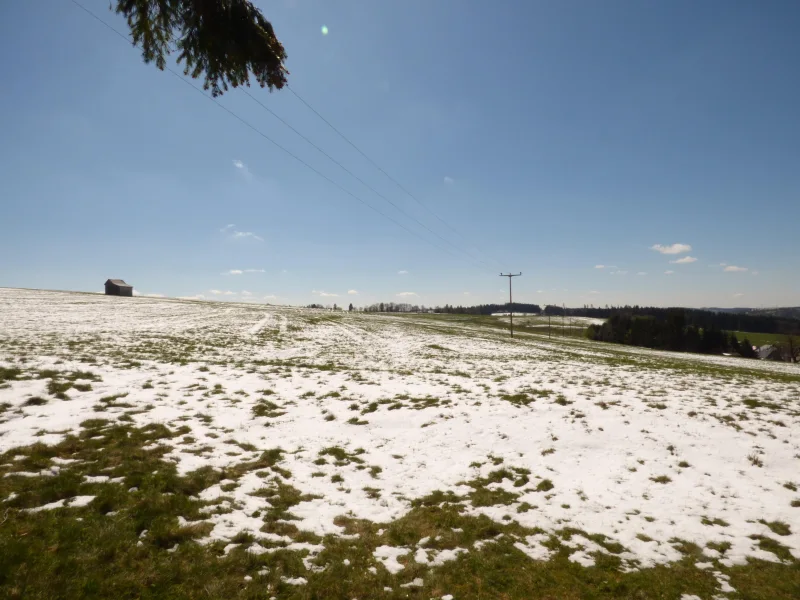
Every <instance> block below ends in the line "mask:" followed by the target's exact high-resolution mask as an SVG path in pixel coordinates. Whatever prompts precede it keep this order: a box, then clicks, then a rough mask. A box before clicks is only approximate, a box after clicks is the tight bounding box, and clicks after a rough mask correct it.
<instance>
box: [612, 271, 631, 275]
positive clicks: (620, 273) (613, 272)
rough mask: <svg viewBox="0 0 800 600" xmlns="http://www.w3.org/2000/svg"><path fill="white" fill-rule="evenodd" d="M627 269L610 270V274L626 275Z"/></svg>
mask: <svg viewBox="0 0 800 600" xmlns="http://www.w3.org/2000/svg"><path fill="white" fill-rule="evenodd" d="M627 274H628V272H627V271H612V272H611V275H627Z"/></svg>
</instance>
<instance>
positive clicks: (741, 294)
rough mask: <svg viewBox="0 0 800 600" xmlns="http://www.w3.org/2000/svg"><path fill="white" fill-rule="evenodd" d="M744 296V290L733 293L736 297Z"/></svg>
mask: <svg viewBox="0 0 800 600" xmlns="http://www.w3.org/2000/svg"><path fill="white" fill-rule="evenodd" d="M742 296H744V294H743V293H742V292H736V293H735V294H734V295H733V297H734V298H741V297H742Z"/></svg>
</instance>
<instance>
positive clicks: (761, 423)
mask: <svg viewBox="0 0 800 600" xmlns="http://www.w3.org/2000/svg"><path fill="white" fill-rule="evenodd" d="M0 367H6V368H9V367H19V368H20V369H21V370H22V372H23V374H26V373H28V374H34V373H38V372H41V371H43V370H56V371H63V372H75V371H89V372H91V373H93V374H95V375H96V376H97V377H98V378H99V380H98V381H95V382H93V383H92V384H91V389H90V390H87V391H80V389H76V388H74V387H73V388H72V389H69V390H67V392H66V394H67V395H68V399H67V400H59V399H57V398H56V397H54V396H53V395H52V394H48V390H47V385H48V381H47V380H46V379H42V378H37V377H35V376H33V375H31V378H25V377H19V378H17V379H15V380H11V381H8V382H7V383H6V384H5V385H4V386H0V407H4V408H3V410H0V453H2V452H6V451H8V450H10V449H12V448H15V447H19V446H23V445H27V444H31V443H34V442H44V443H47V444H54V443H58V442H59V441H60V440H62V439H63V438H64V436H65V435H66V434H67V433H69V432H75V431H78V430H79V429H80V423H81V422H83V421H86V420H88V419H97V418H99V417H102V418H105V419H112V420H113V419H117V418H119V417H121V416H122V415H123V414H125V413H126V411H127V412H129V413H130V415H129V416H128V419H132V420H133V424H134V425H137V426H142V425H145V424H148V423H159V424H164V425H166V426H168V427H170V428H172V429H177V428H178V427H182V426H188V428H190V430H191V438H190V441H188V442H187V441H186V439H181V438H171V439H167V440H164V441H163V442H162V443H164V444H169V445H170V446H171V449H170V452H169V453H168V455H167V459H168V460H171V461H174V462H175V463H176V465H177V466H178V468H179V470H180V472H181V473H188V472H190V471H192V470H194V469H197V468H199V467H202V466H205V465H212V466H214V467H218V468H222V467H230V466H235V465H237V464H241V463H243V462H246V461H252V460H255V459H256V458H257V457H258V456H259V455H261V453H262V452H263V451H264V450H268V449H271V448H281V449H282V450H283V451H284V454H283V455H282V456H283V460H282V462H281V463H280V466H281V467H282V468H284V469H286V470H287V471H288V472H290V476H288V479H287V482H288V483H290V484H291V485H292V486H294V487H295V488H297V489H298V490H300V491H301V492H302V493H303V494H310V495H312V499H310V500H306V501H303V502H300V503H299V504H297V505H296V506H293V507H292V513H293V514H294V515H296V516H297V517H298V519H299V520H297V521H295V524H296V525H297V526H298V527H299V528H300V529H301V530H307V531H311V532H314V533H316V534H341V533H342V532H343V530H342V529H341V527H340V526H338V525H337V524H336V523H335V520H336V517H338V516H341V515H347V516H350V517H355V518H359V519H367V520H370V521H374V522H389V521H392V520H395V519H397V518H399V517H401V516H402V515H404V514H406V513H407V512H408V511H409V510H410V507H411V501H412V500H414V499H418V498H421V497H423V496H426V495H428V494H431V493H433V492H437V491H441V492H448V491H449V492H452V493H453V494H455V496H457V497H458V501H459V502H462V503H463V504H464V506H465V507H466V510H467V511H468V512H469V513H471V514H485V515H487V516H489V517H490V518H491V519H494V520H496V521H498V522H499V523H503V522H508V521H509V520H513V521H516V522H518V523H519V524H520V525H522V526H524V527H530V528H539V529H540V530H543V531H544V532H545V533H543V534H537V535H531V536H527V537H524V538H520V539H519V540H518V541H517V542H516V544H515V545H516V547H517V548H518V549H519V550H521V551H523V552H524V553H526V554H527V555H528V556H530V558H531V560H546V559H547V558H548V556H549V555H550V553H551V550H548V548H547V547H545V545H543V544H542V542H543V541H545V540H546V539H547V535H548V534H549V532H554V531H557V530H560V529H563V528H565V527H570V528H576V529H579V530H582V531H584V532H586V534H587V535H591V534H603V535H605V536H607V537H608V538H609V539H611V540H613V541H616V542H619V543H620V544H622V545H623V546H624V548H625V551H624V552H623V553H622V554H621V555H620V556H621V557H622V559H623V568H625V569H636V568H645V567H648V566H652V565H655V564H661V563H670V562H673V561H677V560H680V558H681V556H682V555H681V553H680V552H679V550H678V549H676V544H677V543H678V542H676V541H675V540H682V541H689V542H693V543H695V544H697V545H698V546H700V547H701V548H703V549H704V553H705V555H706V556H707V557H708V559H709V560H718V561H719V563H720V564H722V565H728V566H730V565H734V564H743V563H745V562H746V559H747V557H756V558H761V559H764V560H768V561H773V562H776V561H779V560H780V559H779V557H778V556H776V554H774V553H772V552H769V551H767V550H765V549H763V548H762V547H761V546H759V543H758V540H759V539H761V538H759V537H758V536H767V537H773V538H774V537H775V534H774V531H775V528H776V526H775V525H774V524H775V523H779V524H784V525H788V529H789V533H788V534H785V535H784V534H783V533H781V534H780V535H779V536H778V537H777V538H776V539H778V540H779V542H780V543H781V544H782V545H783V546H785V547H787V548H789V551H790V552H791V555H792V556H794V558H795V559H800V508H798V507H796V506H793V505H792V503H793V502H795V501H796V500H797V499H798V498H800V492H798V491H797V489H798V488H800V368H798V367H797V366H795V365H786V364H774V363H769V364H768V363H762V362H757V361H745V360H743V359H728V358H724V357H702V356H692V355H677V354H669V353H659V352H652V351H646V350H638V349H632V348H621V347H612V346H607V345H601V344H596V343H593V342H588V341H585V340H580V339H568V340H564V339H562V340H558V341H556V340H553V341H552V342H550V341H548V340H547V339H546V337H541V336H525V335H521V336H518V337H515V338H514V340H513V341H511V340H509V339H508V338H507V337H506V336H505V335H504V333H503V332H502V331H500V330H495V329H491V328H483V327H480V326H478V325H474V324H472V323H471V322H470V320H469V318H463V319H460V318H442V317H439V316H433V315H378V314H366V315H365V314H347V313H331V312H326V311H314V310H306V309H295V308H280V307H264V306H257V305H243V304H231V303H210V302H209V303H206V302H192V301H177V300H166V299H151V298H112V297H104V296H98V295H92V294H72V293H58V292H42V291H30V290H12V289H0ZM87 387H88V386H87ZM119 394H127V396H125V397H124V401H125V404H126V406H128V407H129V406H130V405H133V406H135V407H137V408H138V409H139V410H136V411H130V410H128V408H126V407H115V406H114V403H113V402H111V403H109V402H107V401H106V404H107V407H106V408H103V404H102V402H101V398H106V399H107V398H108V397H109V396H116V395H119ZM31 398H43V399H45V400H46V401H45V402H43V403H38V402H36V403H31V402H29V400H30V399H31ZM98 407H99V409H98ZM332 448H333V449H336V450H333V451H332V450H330V449H332ZM52 468H53V469H55V470H58V468H59V465H58V464H54V465H53V467H52ZM22 475H23V474H22V473H20V474H19V476H22ZM27 475H28V476H46V475H47V473H46V472H45V473H28V474H27ZM6 476H9V474H6ZM97 476H98V477H103V475H102V474H100V473H98V474H97ZM99 481H104V480H102V479H101V480H99ZM476 482H477V483H476ZM481 482H482V483H481ZM487 482H488V483H487ZM226 483H235V484H236V485H235V486H231V485H228V486H226ZM263 484H264V482H263V480H262V479H260V478H259V477H258V476H257V475H256V474H255V473H245V474H244V475H242V476H241V477H240V478H239V479H238V481H235V482H225V481H223V482H220V484H217V485H213V486H211V487H209V488H207V489H205V490H204V491H202V492H201V494H200V497H201V498H203V499H208V500H213V499H214V498H223V497H224V498H225V500H224V502H225V503H226V507H227V508H229V509H231V511H230V512H226V513H224V514H210V515H209V518H208V521H209V522H211V523H213V525H214V527H213V529H212V530H211V533H210V534H209V535H208V537H207V538H206V541H209V540H218V539H225V540H229V539H231V538H233V537H234V535H236V534H237V533H239V532H241V531H248V532H250V533H252V534H253V535H255V536H256V538H257V540H260V541H261V543H264V544H266V543H267V542H270V541H274V539H278V538H280V536H277V535H276V534H264V533H261V527H262V525H263V518H262V517H260V516H258V515H259V511H260V509H264V508H266V507H269V500H268V499H267V498H265V497H262V496H253V495H251V493H252V492H253V491H255V490H257V489H259V488H260V487H261V486H263ZM106 485H114V483H113V480H109V482H108V483H107V484H106ZM231 487H233V488H234V489H230V488H231ZM223 488H224V491H223ZM479 488H480V489H481V490H482V491H484V492H497V493H496V494H494V497H495V498H497V499H498V502H497V503H494V504H493V503H491V502H486V501H477V500H476V498H477V496H476V494H475V492H476V490H478V489H479ZM484 496H486V494H484ZM489 497H492V495H491V494H489ZM6 500H7V499H4V498H0V506H2V503H3V502H4V501H6ZM87 502H91V498H88V499H87V497H83V496H82V497H80V499H79V500H76V503H77V504H80V503H87ZM59 506H64V501H62V502H61V504H60V505H59ZM67 506H71V505H70V504H67ZM40 508H42V509H48V508H51V507H46V506H45V507H40ZM254 515H256V516H254ZM784 533H785V532H784ZM751 536H757V537H755V538H754V537H751ZM724 542H727V544H726V545H728V544H729V549H728V550H727V551H726V552H725V553H724V555H722V554H720V552H719V551H718V550H715V549H713V548H714V547H716V546H717V545H718V544H720V543H724ZM569 543H570V544H571V547H572V548H574V552H572V554H571V556H570V559H571V560H573V561H575V562H578V563H580V564H583V565H591V564H594V562H595V559H596V557H597V556H598V555H599V554H600V553H604V552H607V550H605V548H604V547H603V546H600V545H598V544H597V543H595V542H593V541H591V540H590V539H589V538H588V537H585V536H582V535H573V536H572V537H571V541H570V542H569ZM709 544H711V545H710V546H709ZM456 550H457V551H446V552H450V553H451V554H452V556H450V555H444V552H445V551H443V552H442V553H441V555H437V554H436V553H435V552H432V553H430V554H428V553H426V551H425V550H424V549H422V544H420V547H419V548H417V549H416V550H415V549H414V548H407V547H403V548H395V547H392V546H390V545H386V546H382V547H380V548H379V549H378V550H376V553H375V558H376V560H377V561H378V562H380V563H382V564H383V565H384V566H385V567H386V568H387V569H402V568H403V566H402V564H401V563H400V562H397V558H398V557H403V558H404V560H405V559H408V560H416V561H417V562H423V563H433V564H437V563H436V560H440V561H445V560H449V559H453V558H455V557H456V556H457V555H458V554H459V553H462V552H473V551H477V549H476V548H461V549H456ZM698 567H700V568H702V565H700V564H699V563H698Z"/></svg>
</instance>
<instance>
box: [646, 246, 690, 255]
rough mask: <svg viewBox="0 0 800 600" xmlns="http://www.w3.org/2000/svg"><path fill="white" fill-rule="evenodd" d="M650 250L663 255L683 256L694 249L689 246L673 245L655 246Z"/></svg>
mask: <svg viewBox="0 0 800 600" xmlns="http://www.w3.org/2000/svg"><path fill="white" fill-rule="evenodd" d="M650 249H651V250H655V251H656V252H660V253H661V254H683V253H684V252H689V251H690V250H691V249H692V247H691V246H690V245H689V244H671V245H669V246H662V245H661V244H654V245H652V246H650Z"/></svg>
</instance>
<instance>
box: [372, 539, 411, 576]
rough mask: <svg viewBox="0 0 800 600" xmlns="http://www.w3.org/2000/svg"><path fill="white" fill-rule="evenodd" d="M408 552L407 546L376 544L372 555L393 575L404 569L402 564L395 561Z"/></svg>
mask: <svg viewBox="0 0 800 600" xmlns="http://www.w3.org/2000/svg"><path fill="white" fill-rule="evenodd" d="M406 554H408V548H403V547H400V548H395V547H394V546H378V547H377V548H375V552H373V553H372V555H373V556H374V557H375V559H376V560H378V561H380V563H381V564H382V565H383V566H384V567H385V568H386V570H387V571H389V573H391V574H392V575H395V574H397V573H399V572H400V571H402V570H403V569H405V567H404V566H403V565H401V564H400V563H399V562H397V559H398V558H399V557H400V556H405V555H406Z"/></svg>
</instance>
